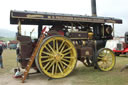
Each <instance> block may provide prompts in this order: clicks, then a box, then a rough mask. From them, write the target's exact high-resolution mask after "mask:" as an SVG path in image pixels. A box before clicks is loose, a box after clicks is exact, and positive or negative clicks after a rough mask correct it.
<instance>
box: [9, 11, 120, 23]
mask: <svg viewBox="0 0 128 85" xmlns="http://www.w3.org/2000/svg"><path fill="white" fill-rule="evenodd" d="M19 19H20V20H21V24H30V25H38V24H44V25H52V24H57V23H64V24H68V23H71V22H73V23H117V24H121V23H122V20H121V19H116V18H110V17H94V16H86V15H73V14H59V13H47V12H37V11H33V12H32V11H11V12H10V24H18V20H19Z"/></svg>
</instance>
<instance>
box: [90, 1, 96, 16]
mask: <svg viewBox="0 0 128 85" xmlns="http://www.w3.org/2000/svg"><path fill="white" fill-rule="evenodd" d="M91 7H92V16H97V13H96V0H91Z"/></svg>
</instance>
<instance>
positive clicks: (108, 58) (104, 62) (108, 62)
mask: <svg viewBox="0 0 128 85" xmlns="http://www.w3.org/2000/svg"><path fill="white" fill-rule="evenodd" d="M115 62H116V57H115V55H114V53H113V51H112V50H110V49H108V48H102V49H100V50H99V51H98V53H97V56H96V66H97V67H98V69H99V70H101V71H110V70H112V69H113V67H114V65H115Z"/></svg>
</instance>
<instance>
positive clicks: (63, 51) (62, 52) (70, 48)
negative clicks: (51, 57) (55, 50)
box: [62, 47, 72, 53]
mask: <svg viewBox="0 0 128 85" xmlns="http://www.w3.org/2000/svg"><path fill="white" fill-rule="evenodd" d="M71 49H72V47H70V48H67V49H65V50H64V51H63V52H62V53H64V52H66V51H68V50H71Z"/></svg>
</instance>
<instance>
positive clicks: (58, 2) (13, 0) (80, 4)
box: [0, 0, 128, 35]
mask: <svg viewBox="0 0 128 85" xmlns="http://www.w3.org/2000/svg"><path fill="white" fill-rule="evenodd" d="M96 2H97V15H98V16H104V17H115V18H120V19H122V20H123V24H118V25H115V32H116V35H124V33H125V32H126V31H128V0H96ZM10 10H20V11H23V10H29V11H39V12H55V13H68V14H80V15H85V14H87V15H91V0H1V1H0V29H9V30H12V31H16V26H17V25H10V21H9V17H10V16H9V15H10ZM26 28H28V27H26V26H23V30H26ZM30 28H31V29H30ZM33 28H34V27H29V29H27V30H26V31H30V30H32V29H33Z"/></svg>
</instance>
